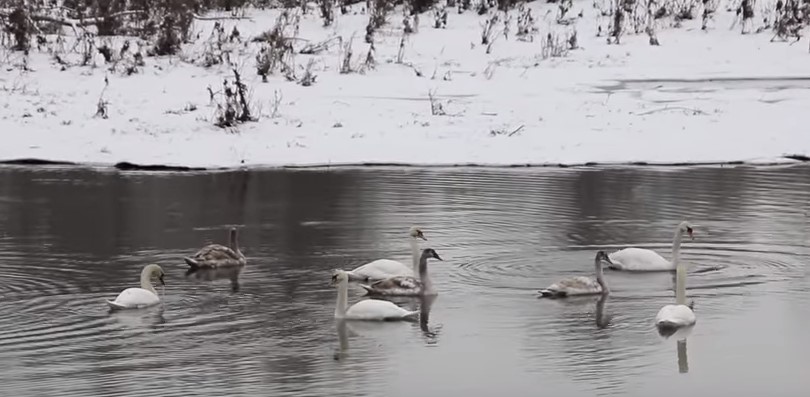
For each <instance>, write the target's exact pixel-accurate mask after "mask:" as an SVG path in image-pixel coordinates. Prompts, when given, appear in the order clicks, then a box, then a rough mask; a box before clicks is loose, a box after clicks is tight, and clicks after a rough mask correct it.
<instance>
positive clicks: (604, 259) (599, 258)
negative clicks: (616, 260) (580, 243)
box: [595, 251, 613, 266]
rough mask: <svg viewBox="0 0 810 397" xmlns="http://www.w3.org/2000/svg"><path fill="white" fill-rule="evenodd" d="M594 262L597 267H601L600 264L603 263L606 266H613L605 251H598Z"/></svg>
mask: <svg viewBox="0 0 810 397" xmlns="http://www.w3.org/2000/svg"><path fill="white" fill-rule="evenodd" d="M595 262H596V265H597V266H600V265H602V262H605V263H607V264H608V265H612V264H613V261H611V260H610V257H609V256H608V254H607V252H605V251H599V252H597V253H596V259H595Z"/></svg>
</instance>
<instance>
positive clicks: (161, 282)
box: [158, 274, 166, 285]
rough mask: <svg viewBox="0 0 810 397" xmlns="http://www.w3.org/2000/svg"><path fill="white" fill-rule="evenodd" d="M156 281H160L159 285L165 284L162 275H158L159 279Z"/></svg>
mask: <svg viewBox="0 0 810 397" xmlns="http://www.w3.org/2000/svg"><path fill="white" fill-rule="evenodd" d="M158 279H159V280H160V285H166V282H164V281H163V275H162V274H161V275H160V277H158Z"/></svg>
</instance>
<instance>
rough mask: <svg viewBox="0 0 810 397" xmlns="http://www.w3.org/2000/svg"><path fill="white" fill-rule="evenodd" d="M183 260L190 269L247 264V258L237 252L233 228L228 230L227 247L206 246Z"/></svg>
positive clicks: (237, 246)
mask: <svg viewBox="0 0 810 397" xmlns="http://www.w3.org/2000/svg"><path fill="white" fill-rule="evenodd" d="M183 260H185V261H186V264H188V266H189V267H190V268H191V269H200V268H203V269H205V268H218V267H226V266H244V265H245V264H247V258H245V255H244V254H242V251H240V250H239V242H238V241H237V231H236V228H235V227H232V228H231V230H230V233H229V235H228V246H227V247H226V246H224V245H220V244H208V245H206V246H205V247H202V248H201V249H200V250H199V251H197V253H196V254H194V255H193V256H187V257H184V258H183Z"/></svg>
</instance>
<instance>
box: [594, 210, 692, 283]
mask: <svg viewBox="0 0 810 397" xmlns="http://www.w3.org/2000/svg"><path fill="white" fill-rule="evenodd" d="M684 233H686V234H688V235H689V238H690V239H692V240H694V239H695V237H694V235H693V234H692V233H693V231H692V225H691V224H689V222H687V221H683V222H681V223H679V224H678V228H677V229H676V230H675V238H673V239H672V261H668V260H666V259H664V257H662V256H661V255H659V254H658V253H657V252H655V251H653V250H649V249H646V248H635V247H630V248H625V249H622V250H619V251H616V252H613V253H610V254H608V256H609V257H610V260H611V262H612V264H611V265H610V266H608V267H610V268H611V269H614V270H630V271H672V270H675V264H676V263H677V262H678V260H679V259H680V254H681V239H682V236H683V234H684Z"/></svg>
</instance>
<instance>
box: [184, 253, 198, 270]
mask: <svg viewBox="0 0 810 397" xmlns="http://www.w3.org/2000/svg"><path fill="white" fill-rule="evenodd" d="M183 260H184V261H186V264H187V265H188V266H189V267H190V268H191V269H192V270H197V269H199V268H200V264H199V263H197V261H196V260H194V259H193V258H191V257H190V256H185V257H183Z"/></svg>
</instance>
